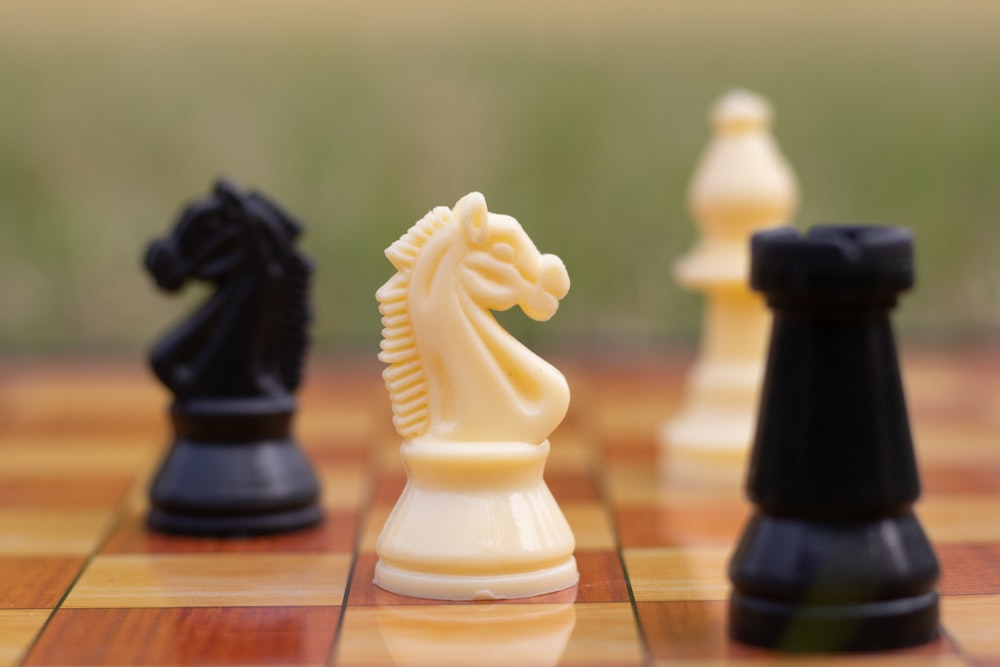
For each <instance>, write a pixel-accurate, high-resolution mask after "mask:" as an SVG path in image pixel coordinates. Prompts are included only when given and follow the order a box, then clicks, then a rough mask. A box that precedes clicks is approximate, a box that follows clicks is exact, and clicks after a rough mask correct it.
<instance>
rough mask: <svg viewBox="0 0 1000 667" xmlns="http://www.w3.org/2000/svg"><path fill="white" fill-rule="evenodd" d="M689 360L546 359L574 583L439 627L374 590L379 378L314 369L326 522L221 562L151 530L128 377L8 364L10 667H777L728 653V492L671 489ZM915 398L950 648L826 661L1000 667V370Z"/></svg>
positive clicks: (927, 388) (148, 462)
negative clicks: (560, 413)
mask: <svg viewBox="0 0 1000 667" xmlns="http://www.w3.org/2000/svg"><path fill="white" fill-rule="evenodd" d="M687 361H688V360H687V359H685V358H681V357H677V356H669V355H664V356H661V357H657V358H648V359H626V360H619V361H617V362H614V363H611V362H600V363H597V362H590V363H586V364H584V363H581V362H579V361H574V360H572V359H570V360H564V361H559V360H558V359H557V360H556V363H557V364H558V365H560V367H561V368H562V369H563V370H564V372H565V373H566V375H567V377H568V378H569V380H570V385H571V387H572V388H573V404H572V406H571V409H570V414H569V415H568V417H567V419H566V422H565V423H564V425H563V426H562V427H561V428H560V429H559V430H558V431H557V432H556V433H555V434H553V437H552V438H551V441H552V455H551V458H550V460H549V464H548V468H547V474H546V478H547V481H548V484H549V486H550V487H551V489H552V491H553V493H554V494H555V496H556V498H557V499H558V500H559V502H560V504H561V506H562V508H563V510H564V511H565V514H566V516H567V518H568V519H569V521H570V524H571V525H572V526H573V529H574V531H575V534H576V539H577V552H576V555H577V559H578V563H579V567H580V574H581V581H580V584H579V586H578V587H577V588H576V589H574V590H570V591H565V592H562V593H556V594H552V595H547V596H542V597H539V598H535V599H531V600H522V601H515V602H505V603H471V604H444V603H434V602H427V601H422V600H415V599H408V598H403V597H400V596H396V595H393V594H390V593H387V592H385V591H382V590H379V589H377V588H375V587H374V586H373V584H372V571H373V567H374V562H375V554H374V544H375V539H376V537H377V535H378V533H379V530H380V527H381V525H382V522H383V521H384V520H385V518H386V515H387V513H388V511H389V509H390V508H391V506H392V504H393V503H394V501H395V499H396V497H397V495H398V494H399V492H400V490H401V488H402V485H403V483H404V479H405V478H404V475H403V472H402V469H401V466H400V463H399V459H398V456H397V448H398V445H399V438H398V437H397V436H396V434H395V433H394V432H393V430H392V427H391V424H390V421H389V416H390V415H389V402H388V398H387V396H386V394H385V391H384V389H383V387H382V385H381V379H380V376H379V373H380V368H381V367H380V366H378V365H377V364H374V363H373V364H361V365H358V364H357V363H353V364H352V363H343V362H340V361H334V360H320V361H315V360H314V361H313V363H312V365H311V366H310V369H309V378H308V382H307V386H306V388H305V389H304V390H303V392H302V394H301V410H300V413H299V418H298V420H297V429H296V430H297V433H298V436H299V439H300V441H301V442H302V443H303V444H304V446H305V447H306V449H307V450H308V452H309V454H310V456H311V457H312V459H313V461H314V462H315V465H316V466H317V468H318V470H319V471H320V473H321V476H322V480H323V482H324V504H325V507H326V512H327V518H326V521H325V522H324V523H323V524H322V525H321V526H319V527H318V528H315V529H313V530H309V531H307V532H303V533H298V534H293V535H286V536H277V537H267V538H260V539H236V540H218V539H189V538H178V537H168V536H164V535H158V534H153V533H150V532H148V531H147V530H146V529H145V527H144V524H143V517H144V513H145V511H146V505H145V502H146V501H145V492H146V487H147V485H148V483H149V478H150V475H151V473H152V471H153V470H154V469H155V467H156V464H157V461H158V459H159V457H160V456H161V455H162V452H163V447H164V445H165V443H166V442H167V438H168V432H167V422H166V416H165V403H166V400H167V398H166V396H165V394H164V393H163V391H162V390H161V389H160V387H159V386H158V385H157V384H156V383H155V382H154V381H153V380H152V379H151V376H150V375H149V374H148V373H147V371H146V370H145V368H144V366H143V365H142V363H141V362H140V361H134V362H132V361H129V362H125V361H117V362H98V361H71V362H65V361H60V362H46V363H29V362H25V361H10V360H8V361H6V362H5V363H3V364H2V367H0V368H2V372H0V382H2V384H0V663H4V664H21V663H23V664H29V665H158V666H165V665H216V664H255V665H326V664H335V665H449V664H455V665H473V664H495V665H514V664H542V665H544V664H562V665H601V666H608V665H682V664H683V665H692V666H693V665H707V664H711V665H717V664H734V665H767V664H773V663H774V662H775V661H776V660H777V659H778V656H777V654H774V653H768V652H765V651H760V650H754V649H750V648H747V647H744V646H740V645H737V644H734V643H732V642H730V641H728V640H727V639H726V627H725V624H726V618H725V607H726V602H725V600H726V597H727V594H728V584H727V580H726V577H725V565H726V561H727V559H728V557H729V554H730V551H731V549H732V546H733V541H734V539H735V537H736V536H737V534H738V532H739V531H740V529H741V527H742V524H743V522H744V520H745V518H746V515H747V505H746V503H745V502H744V500H743V499H742V497H741V493H740V491H739V490H738V489H730V490H728V491H714V492H707V491H704V490H698V489H696V488H689V489H686V488H683V487H680V486H677V485H671V486H668V485H664V484H663V482H662V480H661V474H662V470H661V467H660V466H659V465H658V457H657V447H656V444H655V433H656V430H657V428H658V426H659V425H660V424H661V423H662V422H663V420H664V419H665V418H667V417H668V416H669V415H671V414H672V413H674V412H675V411H676V410H677V407H678V400H679V394H680V388H681V376H682V372H683V370H684V368H685V367H686V364H687ZM904 376H905V380H906V385H907V391H908V399H909V404H910V410H911V418H912V422H913V430H914V433H915V438H916V441H917V449H918V454H919V456H920V460H921V466H922V473H923V481H924V488H925V493H924V497H923V499H922V501H921V503H920V505H919V506H918V507H919V512H918V513H919V514H920V516H921V517H922V520H923V522H924V525H925V528H926V529H927V531H928V533H929V534H930V536H931V538H932V539H933V541H934V543H935V545H936V549H937V553H938V556H939V558H940V560H941V563H942V567H943V570H944V574H943V578H942V580H941V583H940V590H941V593H942V596H943V617H944V633H943V637H942V639H940V640H939V641H937V642H935V643H933V644H931V645H928V646H924V647H921V648H917V649H912V650H906V651H901V652H892V653H889V654H883V655H878V656H876V657H873V656H855V657H850V658H848V657H843V656H838V657H831V658H824V659H822V660H820V662H824V663H827V662H828V664H837V665H840V664H848V663H851V664H854V663H855V662H857V661H860V662H861V663H863V664H868V663H870V664H882V663H883V662H884V663H886V664H898V665H918V666H919V665H973V664H974V665H988V664H995V665H1000V354H998V353H997V352H996V351H989V350H973V351H968V350H964V351H953V352H941V351H927V350H923V351H920V350H907V353H906V354H905V355H904ZM799 659H801V658H795V659H794V660H799ZM876 661H878V662H876ZM784 662H785V660H784V659H782V663H784ZM810 664H815V663H814V662H811V663H810Z"/></svg>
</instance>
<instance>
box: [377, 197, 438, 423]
mask: <svg viewBox="0 0 1000 667" xmlns="http://www.w3.org/2000/svg"><path fill="white" fill-rule="evenodd" d="M453 223H455V218H454V216H453V215H452V212H451V211H450V210H449V209H448V208H447V207H444V206H440V207H438V208H435V209H434V210H432V211H431V212H430V213H428V214H427V215H425V216H424V217H423V218H421V219H420V220H419V221H418V222H417V223H416V224H415V225H413V226H412V227H410V229H409V230H408V231H407V232H406V233H405V234H403V236H401V237H400V238H399V240H398V241H396V242H395V243H393V244H392V245H391V246H389V247H388V248H387V249H386V251H385V254H386V257H388V258H389V261H390V262H392V265H393V266H395V267H396V270H397V273H396V275H394V276H393V277H392V278H391V279H390V280H389V281H388V282H387V283H386V284H385V285H383V286H382V288H381V289H379V290H378V292H376V294H375V298H376V299H378V302H379V312H380V313H381V314H382V326H383V329H382V344H381V348H382V352H380V353H379V355H378V358H379V360H380V361H382V362H383V363H386V364H388V365H389V367H388V368H387V369H385V372H384V373H383V374H382V377H383V378H385V384H386V387H387V388H388V389H389V398H390V399H391V401H392V412H393V419H392V421H393V424H394V425H395V426H396V430H397V431H398V432H399V434H400V435H402V436H403V437H404V438H408V439H412V438H416V437H419V436H421V435H423V434H424V433H425V432H426V431H427V427H428V424H429V414H430V413H429V407H428V396H427V376H426V373H425V370H424V366H423V362H421V360H420V355H419V353H418V350H417V342H416V338H415V337H414V335H413V325H412V322H411V320H410V310H409V305H408V301H407V296H408V293H409V287H410V273H411V271H412V269H413V267H414V266H415V265H416V263H417V260H418V259H419V257H420V252H421V250H423V248H424V246H425V245H426V244H427V241H429V240H430V239H431V238H432V237H433V236H434V235H435V234H436V233H438V232H439V231H440V230H442V229H444V228H445V227H447V226H448V225H450V224H453Z"/></svg>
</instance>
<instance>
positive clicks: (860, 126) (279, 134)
mask: <svg viewBox="0 0 1000 667" xmlns="http://www.w3.org/2000/svg"><path fill="white" fill-rule="evenodd" d="M827 5H830V6H827ZM998 30H1000V3H991V2H987V1H982V2H974V1H972V0H953V1H947V2H946V1H940V2H935V1H931V0H909V1H903V0H895V1H886V2H880V1H877V0H876V1H870V2H854V1H850V0H848V1H845V2H838V3H822V5H821V3H802V2H792V1H790V0H769V1H755V2H740V3H737V2H732V3H725V2H717V1H712V0H707V1H704V2H688V1H681V0H675V1H664V2H653V1H652V0H614V1H612V0H601V1H599V2H585V1H583V0H579V1H576V2H574V1H571V0H561V1H553V2H548V3H544V4H543V3H539V2H528V1H527V0H507V1H506V2H493V1H484V2H479V3H466V2H459V1H458V0H426V1H424V2H420V3H415V2H407V1H405V0H384V1H381V2H367V1H364V0H344V1H342V2H306V1H304V0H290V1H288V2H280V3H278V2H275V3H262V2H242V3H236V2H228V3H224V2H216V3H207V2H195V1H194V0H179V1H174V2H162V3H153V2H125V1H124V0H96V1H94V2H87V3H83V2H75V1H71V0H58V1H49V2H44V3H43V2H35V1H29V0H0V350H5V351H7V352H12V353H26V354H35V353H48V352H53V351H81V350H84V351H93V350H96V351H133V350H138V349H142V348H144V347H145V346H147V345H149V344H150V343H151V341H152V340H153V339H154V338H155V337H157V336H158V335H159V334H160V333H162V332H163V331H164V330H165V329H166V328H167V327H168V326H169V325H170V323H171V322H172V321H174V320H177V319H178V318H180V317H181V316H182V315H183V313H184V312H185V311H186V310H187V309H189V308H190V307H191V306H192V305H193V303H194V302H195V301H197V300H198V298H200V296H201V295H202V292H201V291H199V290H198V289H194V290H189V292H188V293H187V294H186V295H185V296H184V297H182V298H180V299H171V298H169V297H167V296H165V295H162V294H159V293H158V292H157V291H156V290H155V288H154V287H153V285H152V282H151V280H149V278H148V277H147V276H146V275H145V274H144V273H143V271H142V269H141V268H140V259H141V256H142V253H143V249H144V246H145V245H146V243H147V242H148V241H149V240H151V239H152V238H154V237H156V236H158V235H160V234H163V233H166V232H167V230H168V229H169V227H170V225H172V223H173V221H174V219H175V217H176V215H177V213H178V211H179V210H180V208H181V207H182V205H183V204H184V203H185V202H187V201H190V200H192V199H194V198H197V197H200V196H201V195H203V194H204V193H206V192H207V191H208V190H209V189H210V187H211V183H212V181H213V179H214V178H215V177H217V176H220V175H225V176H227V177H230V178H232V179H234V180H235V181H237V182H238V183H240V184H243V185H247V186H254V187H257V188H259V189H261V190H263V191H265V192H267V193H268V194H270V195H271V196H273V197H274V198H275V199H277V200H278V201H280V202H281V203H282V204H283V205H284V206H285V207H286V208H287V209H289V210H290V211H292V212H293V213H295V214H296V215H297V216H298V217H300V218H301V219H303V220H304V221H305V222H306V223H307V225H308V232H307V236H306V237H305V239H304V241H303V245H304V247H305V249H306V251H307V252H308V253H309V254H311V255H312V256H313V257H314V259H315V260H316V262H317V264H318V267H319V270H318V274H317V277H316V284H315V290H314V291H315V305H316V311H317V322H316V328H315V337H316V339H317V344H318V346H319V347H321V348H326V349H354V348H363V347H367V348H370V349H371V350H372V351H374V349H375V347H374V346H375V345H377V343H376V341H377V339H378V332H379V320H378V312H377V308H376V304H375V302H374V297H373V294H374V291H375V289H376V288H377V287H378V286H379V285H381V284H382V282H384V281H385V280H386V279H387V278H388V277H389V276H390V275H391V273H392V271H391V267H390V265H389V264H388V262H387V261H386V260H385V259H384V257H383V255H382V250H383V248H384V247H385V246H386V245H388V244H389V243H390V242H391V241H393V240H394V239H395V238H397V237H398V236H399V235H400V234H401V233H402V232H403V231H405V229H406V228H407V227H408V226H409V225H410V224H412V223H413V222H414V221H415V220H417V219H418V218H419V217H420V216H421V215H423V213H424V212H426V211H427V210H429V209H430V208H431V207H433V206H436V205H440V204H445V205H451V204H452V203H454V202H455V200H456V199H458V197H460V196H461V195H463V194H465V193H466V192H468V191H470V190H480V191H482V192H484V193H485V194H486V197H487V200H488V202H489V204H490V208H491V210H494V211H497V212H504V213H509V214H511V215H514V216H515V217H517V218H518V219H519V220H520V221H521V223H522V224H523V225H524V226H525V228H526V229H527V230H528V231H529V233H530V234H531V235H532V237H533V238H534V239H535V241H536V243H537V244H538V246H539V247H540V248H541V249H542V250H543V251H548V252H555V253H556V254H559V255H560V256H561V257H562V258H563V259H564V261H565V262H566V264H567V266H568V268H569V270H570V275H571V278H572V280H573V289H572V290H571V292H570V295H569V297H568V298H567V299H566V300H565V301H564V302H563V306H562V308H561V310H560V312H559V314H558V315H557V316H556V317H555V318H554V319H553V320H552V321H550V322H548V323H544V324H537V323H533V322H529V321H528V320H527V318H525V317H523V316H510V317H505V321H506V322H508V323H509V325H510V326H511V328H512V329H513V330H514V331H515V332H516V333H517V334H518V335H519V336H522V337H524V338H526V339H529V340H531V341H534V342H538V343H543V344H564V343H570V344H573V345H581V346H585V347H600V348H608V349H609V348H611V347H615V348H616V349H618V348H643V347H648V346H657V345H662V344H669V343H672V342H676V341H693V340H694V338H695V335H696V332H697V328H698V323H699V312H700V306H699V298H698V297H697V296H695V295H692V294H689V293H687V292H685V291H684V290H682V289H681V288H680V287H678V286H677V285H676V284H675V283H674V281H673V279H672V278H671V266H672V264H673V262H674V261H675V260H676V259H677V258H678V257H680V256H681V255H683V254H684V253H685V252H686V251H687V250H688V249H689V248H690V247H691V245H692V243H693V240H694V234H695V231H694V226H693V221H692V220H691V218H690V216H689V215H688V212H687V210H686V205H685V190H686V187H687V184H688V181H689V178H690V176H691V173H692V171H693V167H694V164H695V162H696V160H697V158H698V155H699V154H700V152H701V150H702V148H703V147H704V145H705V143H706V141H707V139H708V124H707V110H708V108H709V106H710V105H711V103H712V102H713V101H714V100H715V99H716V98H717V97H718V96H719V95H721V94H722V93H723V92H725V91H726V90H728V89H729V88H731V87H733V86H744V87H748V88H750V89H752V90H755V91H758V92H761V93H763V94H764V95H766V96H767V97H769V98H770V100H771V101H772V103H773V105H774V107H775V110H776V124H775V128H774V130H775V135H776V137H777V139H778V141H779V143H780V145H781V147H782V149H783V151H784V153H785V155H786V156H787V158H788V159H789V161H790V162H791V164H792V165H793V167H794V169H795V171H796V173H797V175H798V177H799V180H800V185H801V188H802V205H801V208H800V212H799V215H798V216H797V221H798V222H799V224H802V225H811V224H814V223H817V222H829V221H873V222H886V223H896V224H905V225H908V226H910V227H912V228H913V229H914V231H915V232H916V234H917V239H918V271H919V277H918V289H917V290H916V291H915V292H914V293H913V294H912V295H910V296H908V297H907V298H906V299H905V300H904V302H903V307H902V308H901V311H900V313H899V318H898V322H899V326H900V328H901V330H902V332H903V334H904V335H905V336H908V337H913V338H934V339H941V338H944V339H949V340H968V339H970V338H983V337H990V336H994V337H995V336H997V334H998V332H1000V262H998V253H1000V39H998V37H997V35H998V34H1000V32H998Z"/></svg>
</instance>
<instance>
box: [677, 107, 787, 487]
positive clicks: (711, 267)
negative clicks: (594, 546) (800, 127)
mask: <svg viewBox="0 0 1000 667" xmlns="http://www.w3.org/2000/svg"><path fill="white" fill-rule="evenodd" d="M711 120H712V126H713V136H712V140H711V142H710V143H709V145H708V147H707V148H706V150H705V152H704V153H703V155H702V156H701V159H700V162H699V164H698V166H697V168H696V170H695V174H694V178H693V180H692V182H691V185H690V189H689V192H688V204H689V208H690V210H691V212H692V214H693V216H694V218H695V220H696V222H697V224H698V229H699V232H700V233H699V240H698V242H697V244H696V246H695V248H694V250H693V251H692V252H691V253H690V254H688V255H687V256H686V257H684V258H683V259H681V261H679V262H678V263H677V265H676V267H675V276H676V278H677V280H678V282H680V283H681V284H682V285H684V286H686V287H688V288H690V289H693V290H696V291H699V292H703V293H704V294H705V296H706V304H705V314H704V319H703V331H702V336H701V343H700V349H699V352H698V358H697V360H696V362H695V365H694V368H693V370H692V372H691V374H690V376H689V378H688V380H687V384H686V386H685V393H684V399H683V402H682V406H681V411H680V413H679V414H678V415H677V416H675V417H674V418H673V419H672V420H670V421H668V422H667V423H666V424H665V425H664V427H663V430H662V432H661V437H660V440H661V444H662V445H663V447H664V453H665V456H664V461H665V463H666V468H667V472H668V475H669V476H670V477H671V478H672V479H677V480H683V479H685V478H687V479H691V478H695V480H696V481H701V480H706V479H707V480H711V479H713V478H715V479H716V480H719V479H721V480H726V481H733V480H734V479H736V478H738V477H739V476H740V475H742V473H743V471H744V463H745V460H746V456H747V452H748V449H749V446H750V443H751V440H752V438H753V432H754V428H755V422H756V411H757V398H758V394H759V390H760V384H761V382H762V379H763V374H764V361H765V358H766V345H767V339H768V336H769V332H770V316H769V314H768V312H767V310H766V308H765V307H764V304H763V301H762V299H761V297H760V296H759V295H757V294H755V293H753V292H752V291H751V290H750V288H749V286H748V278H749V267H750V237H751V236H752V234H753V233H754V232H755V231H757V230H760V229H765V228H769V227H776V226H780V225H786V224H789V221H790V220H791V217H792V216H793V215H794V212H795V209H796V206H797V204H798V185H797V183H796V179H795V175H794V174H793V172H792V170H791V168H790V167H789V166H788V163H787V162H786V161H785V158H784V157H783V156H782V155H781V152H780V150H779V149H778V146H777V145H776V144H775V142H774V139H773V138H772V136H771V133H770V124H771V108H770V105H769V104H768V102H767V100H765V99H764V98H762V97H760V96H758V95H755V94H753V93H750V92H747V91H744V90H735V91H732V92H730V93H728V94H726V95H724V96H723V97H722V98H721V99H720V100H719V101H718V102H716V104H715V105H714V107H713V109H712V113H711Z"/></svg>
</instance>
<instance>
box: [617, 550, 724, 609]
mask: <svg viewBox="0 0 1000 667" xmlns="http://www.w3.org/2000/svg"><path fill="white" fill-rule="evenodd" d="M731 553H732V550H731V549H730V548H729V547H683V548H680V547H662V548H649V549H625V550H624V551H623V556H624V559H625V569H626V571H627V574H628V579H629V581H630V582H631V584H632V592H633V594H634V595H635V599H636V601H638V602H657V601H661V602H667V601H681V600H726V599H728V598H729V590H730V584H729V579H728V577H727V575H726V570H727V567H728V563H729V557H730V555H731Z"/></svg>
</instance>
